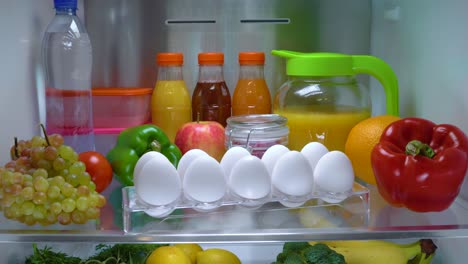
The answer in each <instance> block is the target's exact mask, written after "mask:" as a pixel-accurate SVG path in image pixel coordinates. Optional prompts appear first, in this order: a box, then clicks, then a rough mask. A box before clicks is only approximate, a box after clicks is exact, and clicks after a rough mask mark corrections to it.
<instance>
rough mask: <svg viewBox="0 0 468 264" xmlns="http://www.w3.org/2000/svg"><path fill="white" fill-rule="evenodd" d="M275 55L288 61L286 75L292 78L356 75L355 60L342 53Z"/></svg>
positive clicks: (276, 53) (280, 51) (275, 53)
mask: <svg viewBox="0 0 468 264" xmlns="http://www.w3.org/2000/svg"><path fill="white" fill-rule="evenodd" d="M271 53H272V54H273V55H276V56H279V57H283V58H286V59H287V62H286V74H287V75H290V76H339V75H354V74H356V73H355V72H354V70H353V58H352V56H351V55H346V54H340V53H328V52H316V53H302V52H295V51H288V50H273V51H272V52H271Z"/></svg>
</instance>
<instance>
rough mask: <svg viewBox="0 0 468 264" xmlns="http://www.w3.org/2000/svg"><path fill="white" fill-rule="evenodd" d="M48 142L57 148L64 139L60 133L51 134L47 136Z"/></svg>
mask: <svg viewBox="0 0 468 264" xmlns="http://www.w3.org/2000/svg"><path fill="white" fill-rule="evenodd" d="M49 142H50V144H51V145H52V146H54V147H56V148H58V147H60V146H61V145H63V142H64V139H63V137H62V135H60V134H52V135H50V136H49Z"/></svg>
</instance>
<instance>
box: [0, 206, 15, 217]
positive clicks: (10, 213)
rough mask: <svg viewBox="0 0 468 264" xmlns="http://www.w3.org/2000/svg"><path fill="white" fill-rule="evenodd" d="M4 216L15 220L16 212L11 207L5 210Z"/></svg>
mask: <svg viewBox="0 0 468 264" xmlns="http://www.w3.org/2000/svg"><path fill="white" fill-rule="evenodd" d="M3 215H4V216H5V217H6V218H7V219H14V218H15V212H13V209H11V207H7V208H5V209H4V211H3Z"/></svg>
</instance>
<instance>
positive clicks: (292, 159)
mask: <svg viewBox="0 0 468 264" xmlns="http://www.w3.org/2000/svg"><path fill="white" fill-rule="evenodd" d="M271 181H272V184H273V187H274V188H275V189H276V190H278V191H279V192H281V193H283V194H286V195H291V196H305V195H308V194H310V193H311V192H312V190H313V185H314V178H313V172H312V169H311V168H310V165H309V162H308V161H307V159H306V158H305V157H304V155H302V153H300V152H298V151H295V150H293V151H289V152H288V153H286V154H284V155H282V156H281V157H280V158H279V159H278V161H277V162H276V165H275V167H274V169H273V173H272V175H271Z"/></svg>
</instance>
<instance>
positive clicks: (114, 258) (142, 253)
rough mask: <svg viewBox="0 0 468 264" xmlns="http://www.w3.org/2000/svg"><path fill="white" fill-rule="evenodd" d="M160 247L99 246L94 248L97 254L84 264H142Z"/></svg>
mask: <svg viewBox="0 0 468 264" xmlns="http://www.w3.org/2000/svg"><path fill="white" fill-rule="evenodd" d="M160 246H161V245H154V244H115V245H113V246H109V245H103V244H99V245H97V246H96V251H99V252H98V253H96V254H95V255H94V256H92V257H90V258H89V259H88V260H87V261H86V262H85V263H86V264H98V263H106V264H113V263H116V264H117V263H120V264H124V263H125V264H140V263H141V264H144V263H145V261H146V258H147V257H148V256H149V255H150V254H151V252H153V250H155V249H156V248H157V247H160Z"/></svg>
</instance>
